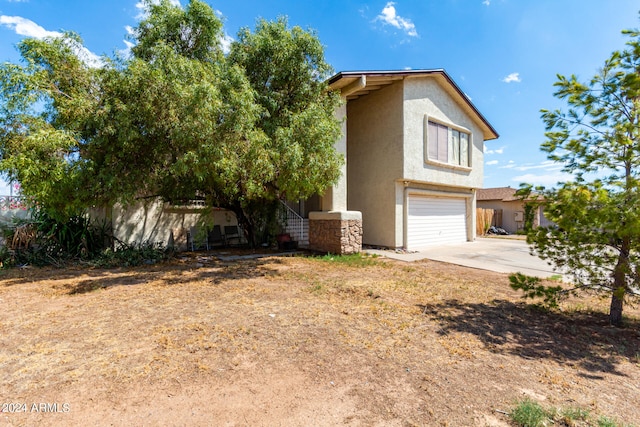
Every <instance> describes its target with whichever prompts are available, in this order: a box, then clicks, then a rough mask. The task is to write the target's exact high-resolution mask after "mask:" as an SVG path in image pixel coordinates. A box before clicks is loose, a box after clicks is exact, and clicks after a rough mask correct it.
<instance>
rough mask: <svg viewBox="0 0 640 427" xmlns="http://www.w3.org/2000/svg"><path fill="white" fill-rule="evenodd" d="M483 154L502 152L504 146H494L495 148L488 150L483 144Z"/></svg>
mask: <svg viewBox="0 0 640 427" xmlns="http://www.w3.org/2000/svg"><path fill="white" fill-rule="evenodd" d="M484 154H504V147H500V148H496V149H495V150H490V149H489V148H487V146H486V145H485V146H484Z"/></svg>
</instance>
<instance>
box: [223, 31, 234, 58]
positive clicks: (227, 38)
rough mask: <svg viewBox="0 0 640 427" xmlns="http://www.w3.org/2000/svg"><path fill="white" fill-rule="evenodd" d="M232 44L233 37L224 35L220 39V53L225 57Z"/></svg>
mask: <svg viewBox="0 0 640 427" xmlns="http://www.w3.org/2000/svg"><path fill="white" fill-rule="evenodd" d="M233 42H234V39H233V37H231V36H230V35H229V34H227V33H224V35H223V36H222V38H221V39H220V45H221V46H222V52H224V53H225V55H226V54H227V53H229V52H230V51H231V43H233Z"/></svg>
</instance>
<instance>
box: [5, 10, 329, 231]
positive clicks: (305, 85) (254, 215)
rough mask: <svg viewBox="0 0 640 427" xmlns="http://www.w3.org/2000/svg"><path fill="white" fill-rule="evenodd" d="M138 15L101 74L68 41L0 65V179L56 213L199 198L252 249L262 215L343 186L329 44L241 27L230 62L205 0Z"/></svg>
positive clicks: (28, 45)
mask: <svg viewBox="0 0 640 427" xmlns="http://www.w3.org/2000/svg"><path fill="white" fill-rule="evenodd" d="M146 7H147V15H146V17H145V18H143V19H142V21H141V22H140V23H139V25H138V26H137V27H136V28H135V29H134V31H133V32H132V35H131V38H132V41H133V42H135V45H134V47H133V48H132V49H131V55H130V57H124V58H123V57H114V58H104V64H103V66H102V67H99V68H95V67H91V66H89V65H87V64H85V63H84V62H83V61H82V60H81V59H80V58H79V57H78V55H77V54H76V51H75V49H74V46H77V45H78V44H81V43H82V41H81V39H80V38H79V37H78V36H77V35H75V34H72V33H66V34H65V35H64V36H63V37H59V38H45V39H42V40H36V39H25V40H23V41H22V42H20V44H19V45H18V49H19V51H20V53H21V56H22V60H23V61H22V64H12V63H4V64H2V65H1V66H0V101H1V106H0V155H1V159H0V170H1V171H2V173H4V174H5V175H6V176H7V177H8V178H9V179H11V180H15V181H18V182H20V183H21V185H22V191H23V193H24V194H25V195H27V196H32V197H33V198H35V200H37V202H38V203H39V204H40V206H42V207H44V208H46V209H48V210H50V211H52V212H54V213H56V214H58V215H61V216H64V215H69V214H71V213H73V212H77V211H78V210H81V209H83V208H86V207H89V206H95V205H108V204H112V203H115V202H123V203H128V202H130V201H132V200H134V199H136V198H141V197H154V196H157V197H161V198H163V199H164V200H167V201H173V202H177V201H184V200H190V199H194V198H202V199H205V200H206V201H207V203H208V204H209V205H211V206H217V207H223V208H228V209H231V210H233V211H234V212H235V213H236V215H237V216H238V220H239V221H240V222H241V224H242V225H243V226H244V228H245V230H246V231H248V232H249V234H250V236H249V237H250V239H251V240H252V241H253V243H256V241H255V232H256V231H257V230H256V229H257V228H259V226H260V224H262V223H264V221H265V220H264V214H265V208H264V207H265V206H272V207H273V205H274V202H277V201H278V200H279V199H283V198H285V197H286V198H289V199H293V200H295V199H298V198H304V197H309V196H311V195H313V194H315V193H320V192H322V191H323V190H324V189H325V188H326V187H327V186H329V185H331V184H332V183H334V182H335V181H336V180H337V179H338V177H339V166H340V164H341V162H342V159H341V156H340V155H339V154H337V153H336V152H335V150H334V149H333V143H334V142H335V141H336V140H337V139H338V137H339V132H340V126H339V122H338V121H337V120H336V119H335V117H334V110H335V108H336V107H337V105H338V103H339V102H340V100H339V97H338V96H337V95H335V94H333V93H331V92H329V90H328V86H327V84H326V83H325V81H326V78H327V77H328V76H329V73H330V72H331V68H330V66H329V65H328V64H327V63H326V62H325V60H324V54H323V47H322V45H321V43H320V41H319V40H318V38H317V36H316V35H315V34H314V33H313V32H312V31H305V30H303V29H301V28H299V27H293V28H289V26H288V24H287V20H286V19H285V18H280V19H278V20H277V21H275V22H267V21H263V20H261V21H259V22H258V24H257V27H256V30H255V31H254V32H251V31H250V30H249V29H247V28H245V29H243V30H242V31H241V32H240V34H239V35H238V40H237V41H235V42H234V43H233V44H232V47H231V52H230V53H229V54H228V55H225V54H224V53H223V51H222V47H221V43H220V40H221V39H222V36H223V33H222V23H221V21H220V20H219V18H218V17H217V16H216V14H215V12H214V11H213V10H212V9H211V8H210V7H209V6H208V5H207V4H206V3H204V2H202V1H200V0H192V1H190V2H189V4H188V5H187V6H186V7H185V8H181V7H178V6H175V5H172V4H171V3H170V2H169V1H168V0H162V1H160V2H153V1H150V0H147V1H146ZM267 214H268V215H274V212H273V209H268V210H267Z"/></svg>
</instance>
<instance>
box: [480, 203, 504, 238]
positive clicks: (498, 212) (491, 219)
mask: <svg viewBox="0 0 640 427" xmlns="http://www.w3.org/2000/svg"><path fill="white" fill-rule="evenodd" d="M492 225H495V226H496V227H502V209H482V208H477V209H476V235H478V236H484V235H485V234H487V230H488V229H489V227H491V226H492Z"/></svg>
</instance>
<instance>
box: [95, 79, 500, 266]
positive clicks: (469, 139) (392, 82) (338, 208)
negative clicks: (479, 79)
mask: <svg viewBox="0 0 640 427" xmlns="http://www.w3.org/2000/svg"><path fill="white" fill-rule="evenodd" d="M329 86H330V89H331V90H334V91H340V93H341V95H342V97H343V99H344V101H345V102H344V103H343V105H342V106H341V107H340V109H339V111H337V116H338V117H339V118H342V119H345V120H344V121H343V125H342V126H343V132H342V137H341V139H340V140H339V141H337V142H336V144H335V148H336V150H337V151H339V152H340V153H342V154H343V155H344V156H345V160H346V162H345V164H344V166H343V170H342V176H341V179H340V180H339V182H338V183H337V184H336V185H334V186H333V187H331V188H329V189H328V190H327V191H326V192H325V193H324V194H323V195H320V196H318V197H315V198H313V199H312V200H308V201H305V202H300V203H299V206H300V208H299V209H296V210H297V211H298V212H299V213H300V214H302V217H304V218H302V217H301V218H297V219H300V221H304V224H303V225H300V227H298V229H297V232H296V234H295V236H294V237H295V238H296V239H298V240H300V241H303V242H305V243H306V241H307V238H306V236H307V233H306V230H307V228H306V224H307V222H306V221H307V220H306V218H308V243H309V247H311V248H312V249H317V250H320V251H326V252H333V253H351V252H358V251H360V250H361V248H362V244H368V245H377V246H385V247H391V248H406V249H409V250H416V249H420V248H423V247H427V246H432V245H438V244H445V243H454V242H464V241H470V240H473V239H474V238H475V214H474V212H475V208H476V190H477V189H479V188H481V187H482V180H483V161H484V159H483V147H484V141H486V140H490V139H494V138H497V137H498V134H497V132H496V131H495V130H494V129H493V127H492V126H491V125H490V124H489V122H488V121H487V120H486V119H485V118H484V117H483V116H482V114H480V112H479V111H478V110H477V109H476V108H475V107H474V105H473V104H472V103H471V101H470V100H469V98H468V97H467V96H466V95H465V94H464V93H463V92H462V91H461V90H460V88H459V87H458V86H457V85H456V84H455V83H454V81H453V80H452V79H451V78H450V77H449V76H448V75H447V73H446V72H445V71H444V70H409V71H406V70H405V71H356V72H341V73H339V74H337V75H335V76H334V77H332V78H331V79H330V80H329ZM309 211H311V212H309ZM103 216H104V217H105V218H110V219H111V221H112V223H113V226H114V234H116V237H118V238H119V239H121V240H123V241H129V242H144V241H156V242H162V243H164V244H174V242H175V244H176V245H177V246H178V247H182V248H186V247H188V244H187V238H186V237H185V236H187V235H188V234H189V233H191V234H194V229H195V228H196V227H197V226H198V224H199V223H200V222H201V218H202V217H203V216H207V217H210V218H208V219H209V221H208V222H210V223H214V224H217V225H220V224H222V225H224V226H231V227H233V226H235V224H237V221H236V218H235V216H234V215H233V213H231V212H228V211H221V210H214V211H213V215H212V214H211V212H209V211H207V210H203V209H198V207H186V208H185V207H173V206H169V205H168V204H166V203H162V202H161V201H154V202H148V203H146V204H140V206H134V207H131V208H129V209H120V208H118V207H112V208H111V209H110V210H109V212H105V213H104V214H103ZM301 230H304V231H301ZM303 236H304V237H303Z"/></svg>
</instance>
